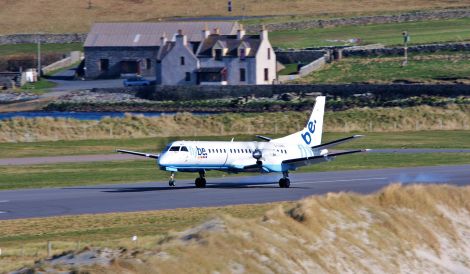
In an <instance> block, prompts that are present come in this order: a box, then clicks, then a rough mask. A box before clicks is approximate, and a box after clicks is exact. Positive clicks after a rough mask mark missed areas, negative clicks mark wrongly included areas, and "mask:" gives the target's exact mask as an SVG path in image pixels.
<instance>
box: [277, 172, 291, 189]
mask: <svg viewBox="0 0 470 274" xmlns="http://www.w3.org/2000/svg"><path fill="white" fill-rule="evenodd" d="M282 176H283V177H282V178H281V179H280V180H279V187H280V188H289V187H290V180H289V172H287V171H284V172H282Z"/></svg>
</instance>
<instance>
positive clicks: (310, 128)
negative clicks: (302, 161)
mask: <svg viewBox="0 0 470 274" xmlns="http://www.w3.org/2000/svg"><path fill="white" fill-rule="evenodd" d="M316 124H317V120H313V122H312V121H309V122H308V124H307V131H306V132H305V133H301V134H300V136H302V139H303V140H304V142H305V143H306V144H307V145H310V143H312V134H313V133H315V125H316Z"/></svg>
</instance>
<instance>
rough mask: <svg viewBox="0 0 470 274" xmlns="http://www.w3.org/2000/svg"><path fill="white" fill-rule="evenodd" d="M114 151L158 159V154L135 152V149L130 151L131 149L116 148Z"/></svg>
mask: <svg viewBox="0 0 470 274" xmlns="http://www.w3.org/2000/svg"><path fill="white" fill-rule="evenodd" d="M116 151H117V152H121V153H126V154H132V155H137V156H142V157H148V158H153V159H158V157H159V156H160V155H158V154H150V153H144V152H137V151H131V150H122V149H118V150H116Z"/></svg>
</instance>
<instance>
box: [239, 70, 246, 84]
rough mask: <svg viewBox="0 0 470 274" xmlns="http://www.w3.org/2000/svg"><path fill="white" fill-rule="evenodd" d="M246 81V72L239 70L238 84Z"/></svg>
mask: <svg viewBox="0 0 470 274" xmlns="http://www.w3.org/2000/svg"><path fill="white" fill-rule="evenodd" d="M245 81H246V70H245V69H244V68H241V69H240V82H245Z"/></svg>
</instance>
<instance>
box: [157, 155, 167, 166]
mask: <svg viewBox="0 0 470 274" xmlns="http://www.w3.org/2000/svg"><path fill="white" fill-rule="evenodd" d="M168 160H169V159H168V155H166V154H163V155H161V156H160V158H158V164H159V165H161V166H165V165H167V164H168Z"/></svg>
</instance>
